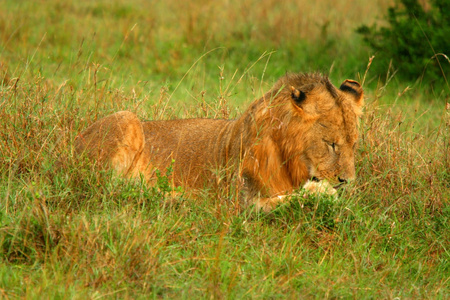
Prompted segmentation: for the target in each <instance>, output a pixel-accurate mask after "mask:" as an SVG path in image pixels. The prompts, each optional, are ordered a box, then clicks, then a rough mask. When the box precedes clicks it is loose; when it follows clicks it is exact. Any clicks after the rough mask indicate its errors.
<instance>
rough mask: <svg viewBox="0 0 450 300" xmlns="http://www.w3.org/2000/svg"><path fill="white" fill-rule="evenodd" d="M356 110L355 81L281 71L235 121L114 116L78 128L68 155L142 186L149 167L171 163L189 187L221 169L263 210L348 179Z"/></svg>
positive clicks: (150, 175)
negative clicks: (85, 158) (72, 153)
mask: <svg viewBox="0 0 450 300" xmlns="http://www.w3.org/2000/svg"><path fill="white" fill-rule="evenodd" d="M362 105H363V90H362V88H361V86H360V84H359V83H357V82H356V81H352V80H345V81H344V83H342V85H341V86H340V88H339V89H337V88H336V87H335V86H333V85H332V84H331V82H330V81H329V79H328V78H327V77H325V76H322V75H319V74H288V75H286V76H284V77H282V78H281V79H279V80H278V82H277V83H276V84H275V86H274V87H273V88H272V89H271V90H270V91H269V92H268V93H266V94H265V95H264V96H263V97H262V98H260V99H258V100H256V101H254V102H253V103H252V104H251V105H250V107H249V108H248V109H247V110H246V111H245V112H244V113H243V115H242V116H241V117H240V118H238V119H236V120H216V119H183V120H170V121H140V120H139V119H138V117H137V116H136V115H135V114H133V113H131V112H128V111H121V112H118V113H115V114H112V115H109V116H107V117H105V118H103V119H101V120H99V121H97V122H95V123H94V124H92V125H91V126H90V127H89V128H87V129H86V130H84V131H83V132H82V133H81V134H80V135H79V136H78V137H77V139H76V142H75V150H76V152H77V153H79V154H81V153H86V154H87V155H88V156H89V157H90V158H91V159H93V160H96V161H97V162H99V163H100V164H103V165H109V166H111V167H112V168H114V169H115V170H117V171H118V172H120V173H122V174H124V175H125V176H128V177H137V176H140V174H141V175H143V176H144V178H145V179H146V180H147V181H148V182H149V183H152V182H153V181H154V180H155V177H156V176H155V170H160V171H161V172H164V171H165V170H166V168H167V167H168V166H170V164H173V166H172V167H173V173H172V174H171V175H170V176H171V179H172V182H173V183H174V185H176V186H180V185H181V186H184V187H185V188H188V189H190V190H196V189H199V188H203V187H205V186H207V185H210V184H211V178H214V176H213V175H214V174H215V173H214V170H218V169H221V170H226V173H227V174H231V175H232V176H225V179H226V180H227V179H230V177H233V176H234V178H237V179H238V180H237V182H239V183H240V187H239V188H240V190H241V191H242V192H243V194H244V197H243V199H244V203H245V204H251V203H254V204H255V205H256V207H258V208H259V209H263V210H264V211H269V210H271V209H272V208H274V207H275V206H276V205H277V204H278V203H279V202H282V201H283V198H284V197H285V195H287V194H290V193H292V192H293V191H294V190H295V189H297V188H299V187H300V186H302V184H304V183H305V182H306V181H308V179H314V180H315V181H320V180H324V179H327V180H328V181H330V182H331V183H332V184H335V183H336V184H337V183H342V182H345V181H350V180H352V179H354V177H355V165H354V154H355V148H356V142H357V138H358V132H357V123H358V117H359V116H360V115H361V109H362ZM312 183H314V182H312ZM307 186H308V187H306V186H305V188H307V189H310V190H311V189H314V188H315V187H314V184H313V185H311V182H310V181H308V184H307ZM318 186H319V188H320V189H322V190H323V189H324V187H325V190H326V185H323V184H322V182H320V184H318ZM330 187H331V186H330ZM331 189H332V188H331ZM328 192H330V191H328ZM334 192H335V190H334V189H332V191H331V193H334Z"/></svg>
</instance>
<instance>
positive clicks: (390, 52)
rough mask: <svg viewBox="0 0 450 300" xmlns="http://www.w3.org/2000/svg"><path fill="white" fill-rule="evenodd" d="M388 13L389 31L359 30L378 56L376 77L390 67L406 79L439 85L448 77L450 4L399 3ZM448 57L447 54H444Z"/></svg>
mask: <svg viewBox="0 0 450 300" xmlns="http://www.w3.org/2000/svg"><path fill="white" fill-rule="evenodd" d="M399 2H400V3H401V4H402V5H401V6H400V5H397V6H395V7H390V8H389V10H388V15H387V21H388V23H389V26H388V27H382V28H380V29H377V26H376V25H372V26H371V27H368V26H366V25H364V26H361V27H360V28H358V32H359V33H361V34H362V35H363V36H364V40H365V41H366V42H367V43H368V44H369V45H370V46H371V47H372V48H373V49H374V50H375V51H377V53H378V54H379V55H378V56H379V57H378V60H379V63H377V64H375V68H376V69H377V70H378V72H379V73H383V72H385V70H386V69H388V68H390V67H392V65H393V68H395V69H397V68H398V70H399V75H401V76H403V77H404V78H407V79H412V80H415V79H417V78H421V79H422V80H424V81H425V82H427V83H429V82H430V81H434V82H436V81H437V82H438V83H440V84H442V78H444V79H445V80H447V77H448V75H449V74H450V59H449V58H448V56H447V55H446V51H448V49H450V40H449V39H448V38H447V37H448V36H450V14H449V13H448V12H449V11H450V2H449V1H447V0H432V1H430V3H427V4H428V5H427V6H426V7H425V6H422V5H421V4H420V3H419V1H418V0H401V1H399ZM447 54H448V53H447Z"/></svg>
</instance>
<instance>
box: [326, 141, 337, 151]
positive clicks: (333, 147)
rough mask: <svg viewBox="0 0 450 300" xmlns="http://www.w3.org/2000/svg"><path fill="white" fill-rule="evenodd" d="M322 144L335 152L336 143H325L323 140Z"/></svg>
mask: <svg viewBox="0 0 450 300" xmlns="http://www.w3.org/2000/svg"><path fill="white" fill-rule="evenodd" d="M324 142H325V143H326V144H327V145H328V146H329V147H330V148H331V149H333V151H334V152H336V150H337V145H336V143H332V142H328V141H325V140H324Z"/></svg>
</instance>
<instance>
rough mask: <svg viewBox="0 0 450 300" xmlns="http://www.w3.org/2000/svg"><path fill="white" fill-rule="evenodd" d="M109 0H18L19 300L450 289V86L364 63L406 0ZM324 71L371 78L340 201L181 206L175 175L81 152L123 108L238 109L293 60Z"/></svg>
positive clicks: (4, 247)
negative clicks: (391, 11) (380, 71)
mask: <svg viewBox="0 0 450 300" xmlns="http://www.w3.org/2000/svg"><path fill="white" fill-rule="evenodd" d="M108 3H110V2H107V1H66V2H64V3H60V2H59V1H45V2H44V3H33V2H31V1H29V2H22V1H3V2H1V3H0V40H1V46H0V63H1V66H2V67H1V69H0V71H1V72H0V76H1V77H0V82H1V84H0V176H1V181H0V199H1V201H0V295H1V296H0V297H1V298H31V299H33V298H36V299H42V298H50V299H53V298H73V299H86V298H93V299H94V298H95V299H96V298H130V299H137V298H145V299H147V298H229V299H235V298H252V299H253V298H256V299H258V298H264V299H266V298H282V299H284V298H320V299H322V298H358V299H359V298H390V299H392V298H397V297H398V298H402V299H403V298H406V299H412V298H414V299H417V298H419V299H420V298H426V299H429V298H436V299H446V298H448V297H449V294H450V291H449V288H448V286H449V283H450V282H449V278H450V261H449V258H450V255H449V254H450V253H449V251H450V245H449V240H450V220H449V218H450V206H449V199H450V149H449V147H450V134H449V128H450V110H448V109H446V102H447V101H448V96H447V95H448V89H447V90H443V91H442V90H432V89H426V88H424V87H423V86H421V85H420V84H418V83H412V84H411V83H406V82H397V79H396V77H395V76H394V77H393V78H392V79H391V80H390V81H388V83H387V84H385V83H381V82H382V80H379V79H378V78H372V77H371V73H370V69H369V71H368V74H367V76H364V75H363V74H364V73H365V71H366V65H367V63H368V57H369V54H370V53H369V51H368V50H367V49H365V48H364V47H363V46H362V44H361V41H360V40H359V39H358V37H357V36H355V34H354V30H353V28H356V27H357V26H358V25H359V24H360V23H361V22H362V21H364V22H365V23H367V22H370V21H371V20H372V21H374V20H376V19H377V17H378V16H379V15H380V14H381V13H382V11H384V10H385V8H386V5H387V3H388V1H379V2H375V1H374V2H373V3H371V4H368V3H367V2H365V3H363V2H361V3H356V4H352V5H350V4H348V1H336V2H335V4H333V7H332V8H330V7H329V5H328V4H324V3H325V2H324V3H317V4H305V7H304V9H303V10H302V11H301V12H299V11H298V9H295V8H296V6H295V4H294V2H287V4H282V5H281V4H278V1H269V0H264V1H258V2H255V1H250V0H246V1H240V2H238V1H228V2H227V1H221V2H219V3H218V4H215V5H212V3H208V2H204V3H203V1H201V2H197V3H201V5H200V4H193V3H185V4H178V3H179V2H177V1H165V2H161V3H153V2H147V1H139V0H135V1H113V2H112V4H108ZM227 3H229V4H227ZM256 3H258V5H256ZM283 3H284V2H283ZM179 5H181V6H180V7H179ZM44 6H45V7H44ZM293 8H294V9H293ZM325 10H327V11H331V12H330V13H329V14H325V13H324V11H325ZM185 12H188V13H185ZM299 15H301V16H302V18H300V17H299ZM280 16H282V17H280ZM362 18H364V20H362ZM42 20H45V22H43V21H42ZM302 20H303V21H302ZM302 22H306V23H302ZM326 22H330V24H332V25H326ZM305 24H306V25H305ZM286 27H288V28H289V29H290V30H286V29H285V28H286ZM349 53H351V54H352V55H349ZM375 59H376V58H375ZM316 69H319V70H322V71H325V72H328V73H330V77H331V78H332V80H333V82H334V83H335V84H336V85H338V84H340V82H342V81H343V80H344V79H346V78H355V79H358V77H360V78H359V79H362V78H363V77H364V78H365V79H366V82H365V84H364V86H365V89H366V92H367V99H366V103H367V105H366V109H365V114H364V116H363V119H362V121H361V126H360V132H361V139H360V143H359V149H358V152H357V157H356V159H357V163H356V165H357V180H356V181H355V182H354V183H352V184H351V185H348V186H347V187H346V188H345V189H344V190H343V191H341V195H340V200H339V201H336V202H335V201H331V200H330V199H327V198H314V197H312V198H308V199H303V198H302V199H292V201H291V202H289V203H287V204H286V205H284V206H282V207H280V208H278V209H277V210H276V211H274V212H272V213H270V214H258V213H256V212H254V211H252V210H251V209H248V210H239V209H237V208H236V206H235V205H234V201H235V199H234V198H233V197H232V196H227V195H223V194H221V193H220V192H218V193H217V195H211V194H206V195H205V197H204V198H203V199H198V200H190V199H184V198H179V199H174V200H171V201H168V200H167V199H165V198H166V197H165V191H166V190H167V187H166V186H165V185H164V184H161V185H160V186H157V187H149V186H146V185H145V184H143V183H142V182H139V181H131V182H130V181H126V180H122V179H120V178H117V177H115V176H114V175H113V174H111V173H110V172H108V171H99V170H96V169H94V168H93V166H92V165H91V164H89V163H88V162H85V161H80V160H79V158H78V157H74V155H73V140H74V138H75V136H76V135H77V134H78V133H79V132H80V131H82V130H83V129H84V128H85V127H86V126H87V125H88V124H90V123H92V122H93V121H94V120H96V119H98V118H100V117H102V116H105V115H107V114H109V113H112V112H115V111H118V110H124V109H126V110H131V111H133V112H136V113H137V114H138V115H139V116H140V117H141V118H142V119H168V118H173V117H234V116H236V115H238V114H239V113H240V112H242V111H243V109H244V108H245V107H246V106H247V105H248V104H249V103H250V102H251V101H252V100H253V99H254V98H256V97H259V96H261V94H262V93H263V92H264V91H266V90H267V89H268V88H269V87H270V86H271V84H272V83H273V81H274V80H275V79H276V78H277V77H279V76H280V75H282V74H284V72H286V71H309V70H316ZM386 73H388V72H386ZM3 78H5V80H3ZM407 86H409V87H410V89H406V87H407ZM443 86H445V85H443ZM447 88H448V87H447ZM405 89H406V91H405Z"/></svg>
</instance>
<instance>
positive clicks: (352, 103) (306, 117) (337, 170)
mask: <svg viewBox="0 0 450 300" xmlns="http://www.w3.org/2000/svg"><path fill="white" fill-rule="evenodd" d="M260 101H264V102H265V103H266V104H265V105H262V107H263V108H262V111H260V115H263V116H264V119H265V120H264V121H263V120H261V121H263V122H261V123H260V124H270V131H271V132H272V134H271V135H272V138H273V140H274V141H275V142H276V143H277V144H278V145H279V148H280V151H281V153H282V155H283V161H284V163H285V164H286V166H287V168H288V170H289V173H290V174H291V178H292V181H293V184H294V185H295V186H299V185H300V184H302V183H303V182H304V181H305V180H306V179H311V178H312V179H317V180H322V179H328V180H330V181H331V182H333V183H337V182H345V181H351V180H353V179H354V177H355V163H354V161H355V159H354V157H355V149H356V144H357V139H358V131H357V125H358V119H359V117H360V115H361V110H362V105H363V90H362V88H361V86H360V84H359V83H357V82H356V81H352V80H346V81H344V82H343V83H342V85H341V86H340V88H339V89H338V88H336V87H335V86H333V85H332V84H331V82H330V81H329V79H328V78H327V77H324V76H322V75H319V74H290V75H286V76H285V77H283V78H281V79H280V80H279V81H278V82H277V84H276V85H275V87H274V88H273V89H272V90H271V91H270V92H269V93H268V94H266V95H265V96H264V97H263V99H262V100H260ZM266 129H269V128H267V127H266ZM305 177H306V178H305Z"/></svg>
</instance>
